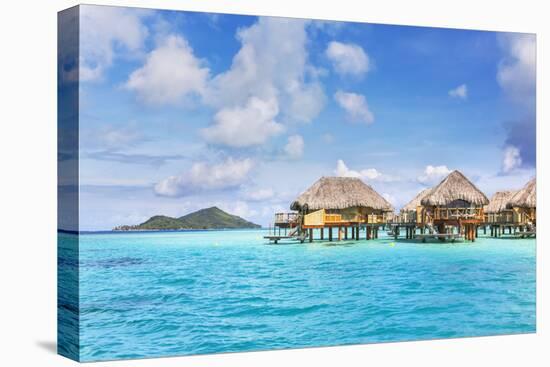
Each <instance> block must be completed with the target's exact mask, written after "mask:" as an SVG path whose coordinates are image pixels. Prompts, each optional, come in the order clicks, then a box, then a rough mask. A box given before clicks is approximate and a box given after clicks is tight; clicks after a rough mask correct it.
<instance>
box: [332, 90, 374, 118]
mask: <svg viewBox="0 0 550 367" xmlns="http://www.w3.org/2000/svg"><path fill="white" fill-rule="evenodd" d="M334 99H335V100H336V102H337V103H338V104H339V105H340V107H342V108H343V109H344V110H345V111H346V112H347V114H348V117H349V119H350V120H351V121H354V122H362V123H366V124H372V123H373V122H374V115H373V113H372V112H371V111H370V109H369V106H368V104H367V99H366V98H365V96H364V95H362V94H356V93H349V92H343V91H341V90H339V91H337V92H336V93H335V94H334Z"/></svg>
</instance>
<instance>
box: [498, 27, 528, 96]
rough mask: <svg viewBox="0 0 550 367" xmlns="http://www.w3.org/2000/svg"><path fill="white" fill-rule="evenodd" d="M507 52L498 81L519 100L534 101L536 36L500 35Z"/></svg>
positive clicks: (499, 71)
mask: <svg viewBox="0 0 550 367" xmlns="http://www.w3.org/2000/svg"><path fill="white" fill-rule="evenodd" d="M499 42H500V45H501V47H502V48H503V50H504V52H505V56H504V58H503V59H502V60H501V61H500V63H499V65H498V71H497V81H498V83H499V84H500V86H501V87H502V89H504V91H505V92H506V93H507V94H508V95H509V96H510V97H512V98H513V99H515V100H516V101H518V102H524V103H529V104H530V103H531V102H534V96H535V89H536V63H537V60H536V58H537V54H536V48H537V44H536V36H535V35H533V34H520V33H508V34H503V35H501V36H500V37H499Z"/></svg>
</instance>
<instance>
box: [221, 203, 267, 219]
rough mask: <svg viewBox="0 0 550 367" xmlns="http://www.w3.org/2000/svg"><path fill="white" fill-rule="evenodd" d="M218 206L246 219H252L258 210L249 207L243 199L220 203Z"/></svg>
mask: <svg viewBox="0 0 550 367" xmlns="http://www.w3.org/2000/svg"><path fill="white" fill-rule="evenodd" d="M218 206H219V207H220V209H222V210H224V211H226V212H228V213H230V214H233V215H237V216H239V217H241V218H244V219H247V220H253V218H254V217H255V216H256V215H258V211H257V210H255V209H252V208H250V207H249V206H248V204H247V203H246V202H244V201H236V202H231V203H220V204H219V205H218Z"/></svg>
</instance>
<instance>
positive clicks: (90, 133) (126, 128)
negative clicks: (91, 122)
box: [81, 123, 146, 150]
mask: <svg viewBox="0 0 550 367" xmlns="http://www.w3.org/2000/svg"><path fill="white" fill-rule="evenodd" d="M81 134H82V136H83V139H81V142H82V145H83V147H85V148H93V149H106V150H119V149H121V148H126V147H129V146H133V145H136V144H138V143H140V142H143V141H145V140H146V138H145V137H144V136H143V134H142V132H141V129H140V128H139V126H138V125H137V124H135V123H130V124H127V125H123V126H119V125H111V124H110V125H103V126H100V127H97V128H94V129H89V130H84V131H82V132H81Z"/></svg>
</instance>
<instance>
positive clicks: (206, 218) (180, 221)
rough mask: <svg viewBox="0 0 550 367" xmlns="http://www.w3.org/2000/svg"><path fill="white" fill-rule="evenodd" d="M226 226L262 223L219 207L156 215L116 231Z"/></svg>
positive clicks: (257, 226)
mask: <svg viewBox="0 0 550 367" xmlns="http://www.w3.org/2000/svg"><path fill="white" fill-rule="evenodd" d="M224 228H260V225H258V224H255V223H252V222H249V221H247V220H244V219H243V218H241V217H239V216H236V215H232V214H229V213H226V212H224V211H223V210H221V209H220V208H218V207H215V206H213V207H211V208H206V209H201V210H198V211H196V212H193V213H190V214H187V215H184V216H183V217H179V218H172V217H167V216H165V215H155V216H154V217H151V218H149V219H148V220H146V221H145V222H143V223H141V224H138V225H135V226H128V225H123V226H118V227H116V228H114V230H115V231H132V230H174V229H224Z"/></svg>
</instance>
